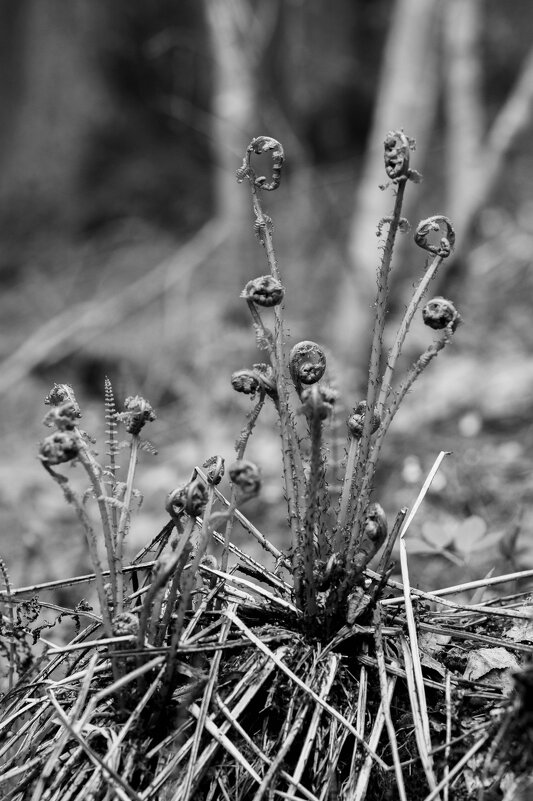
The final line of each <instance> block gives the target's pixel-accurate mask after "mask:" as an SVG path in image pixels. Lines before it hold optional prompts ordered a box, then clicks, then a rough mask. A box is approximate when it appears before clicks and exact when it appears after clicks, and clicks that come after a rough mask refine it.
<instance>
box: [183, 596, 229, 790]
mask: <svg viewBox="0 0 533 801" xmlns="http://www.w3.org/2000/svg"><path fill="white" fill-rule="evenodd" d="M230 609H231V610H232V611H234V610H235V604H231V607H230ZM230 629H231V622H230V621H229V620H225V621H224V623H223V624H222V627H221V630H220V634H219V645H223V644H224V643H225V642H226V640H227V639H228V635H229V632H230ZM221 658H222V651H217V652H216V653H215V655H214V657H213V660H212V662H211V666H210V668H209V678H208V681H207V684H206V686H205V689H204V694H203V697H202V703H201V706H200V714H199V717H198V723H197V726H196V731H195V732H194V738H193V742H192V747H191V753H190V756H189V764H188V766H187V773H186V775H185V782H184V787H183V798H184V799H185V800H186V801H188V799H189V798H190V792H191V784H192V778H193V775H194V768H195V762H196V757H197V756H198V749H199V746H200V739H201V737H202V734H203V732H204V727H205V724H206V718H207V712H208V710H209V706H210V704H211V699H212V696H213V690H214V687H215V682H216V680H217V678H218V669H219V666H220V660H221Z"/></svg>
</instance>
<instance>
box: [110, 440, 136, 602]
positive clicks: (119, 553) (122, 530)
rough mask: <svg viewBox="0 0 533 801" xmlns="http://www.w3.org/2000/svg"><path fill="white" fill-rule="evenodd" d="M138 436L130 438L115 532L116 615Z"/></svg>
mask: <svg viewBox="0 0 533 801" xmlns="http://www.w3.org/2000/svg"><path fill="white" fill-rule="evenodd" d="M139 443H140V439H139V435H138V434H133V435H132V437H131V444H130V461H129V464H128V475H127V478H126V492H125V494H124V500H123V502H122V503H123V505H122V511H121V513H120V520H119V523H118V530H117V545H116V549H115V562H114V565H115V573H116V592H117V598H116V608H117V614H120V613H121V612H122V609H123V607H124V574H123V557H124V538H125V536H126V533H127V531H128V527H129V520H130V512H131V509H130V505H131V497H132V493H133V481H134V478H135V470H136V468H137V458H138V454H139Z"/></svg>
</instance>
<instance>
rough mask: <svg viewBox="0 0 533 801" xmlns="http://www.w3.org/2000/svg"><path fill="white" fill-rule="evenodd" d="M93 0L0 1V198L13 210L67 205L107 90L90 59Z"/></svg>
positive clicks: (95, 16)
mask: <svg viewBox="0 0 533 801" xmlns="http://www.w3.org/2000/svg"><path fill="white" fill-rule="evenodd" d="M101 16H102V12H101V8H100V4H99V3H94V2H92V1H91V0H71V1H70V2H66V0H47V2H46V3H43V2H41V0H12V2H10V0H7V1H6V2H4V3H3V4H2V6H1V7H0V29H1V31H2V33H1V37H2V40H5V41H4V45H5V46H4V47H3V48H2V55H1V57H0V58H1V62H2V67H3V69H2V77H1V78H0V103H1V104H2V111H3V113H2V118H1V122H0V204H1V206H2V209H3V211H4V213H5V212H9V213H10V217H11V216H13V215H14V214H15V213H16V211H17V208H18V210H19V212H20V211H21V210H24V211H25V213H26V215H27V214H31V210H32V209H39V210H40V214H39V216H42V212H43V209H46V211H45V216H48V214H49V212H50V209H53V211H54V213H57V212H58V210H59V208H61V209H62V213H65V211H67V212H68V210H69V208H70V206H69V203H68V198H69V197H70V195H71V192H72V190H73V184H74V183H75V181H76V179H77V174H78V170H79V166H80V159H81V158H82V155H83V146H84V144H85V142H86V139H87V135H88V133H89V131H90V130H92V129H93V126H94V125H95V123H96V122H97V121H98V119H99V117H100V116H101V115H102V113H104V109H105V107H106V93H105V91H104V89H103V86H102V85H101V83H100V80H99V78H98V77H97V72H98V71H97V65H96V63H95V61H93V55H92V54H93V52H94V44H95V41H97V37H98V31H99V25H100V24H101Z"/></svg>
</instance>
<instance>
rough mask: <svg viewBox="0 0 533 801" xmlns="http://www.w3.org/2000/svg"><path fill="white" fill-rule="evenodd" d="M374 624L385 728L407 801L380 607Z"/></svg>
mask: <svg viewBox="0 0 533 801" xmlns="http://www.w3.org/2000/svg"><path fill="white" fill-rule="evenodd" d="M374 623H375V626H376V631H375V634H374V642H375V644H376V658H377V663H378V676H379V686H380V689H381V699H382V704H383V714H384V716H385V726H386V727H387V733H388V735H389V743H390V747H391V753H392V759H393V763H394V773H395V776H396V785H397V790H398V794H399V797H400V801H407V795H406V793H405V785H404V781H403V774H402V767H401V764H400V755H399V753H398V741H397V738H396V732H395V730H394V723H393V722H392V716H391V711H390V704H389V702H388V695H387V689H388V688H387V668H386V666H385V653H384V650H383V634H382V631H381V615H380V610H379V607H378V608H377V609H376V610H375V612H374Z"/></svg>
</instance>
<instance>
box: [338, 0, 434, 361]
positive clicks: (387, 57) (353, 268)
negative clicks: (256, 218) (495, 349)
mask: <svg viewBox="0 0 533 801" xmlns="http://www.w3.org/2000/svg"><path fill="white" fill-rule="evenodd" d="M438 27H439V18H438V2H437V0H397V2H396V4H395V7H394V10H393V14H392V17H391V22H390V28H389V32H388V36H387V41H386V44H385V51H384V54H383V61H382V69H381V77H380V81H379V87H378V91H377V96H376V102H375V107H374V114H373V120H372V126H371V130H370V134H369V138H368V145H367V151H366V155H365V159H364V165H363V172H362V175H361V176H360V178H359V182H358V186H357V190H356V196H355V203H354V211H353V216H352V222H351V225H350V231H349V242H348V252H349V270H348V272H347V273H346V275H345V277H344V279H343V280H342V281H341V284H340V287H339V294H338V303H337V309H336V314H335V320H336V323H335V331H334V339H335V341H336V349H337V353H338V354H339V355H342V356H343V360H344V361H345V362H346V363H351V364H352V365H354V367H356V368H357V369H358V370H360V371H366V358H367V353H368V344H369V340H370V337H371V334H372V325H373V318H374V313H373V302H374V299H375V289H376V267H377V265H378V263H379V251H378V242H377V240H376V235H375V232H376V227H377V224H378V222H379V220H380V219H381V218H382V217H384V216H386V215H388V214H390V212H391V209H392V205H393V200H392V198H391V195H390V190H389V191H388V192H387V193H385V194H382V193H381V192H380V190H379V188H378V187H379V186H380V185H381V184H384V183H385V181H386V175H385V171H384V166H383V140H384V138H385V135H386V134H387V132H388V131H389V130H398V129H399V128H403V129H404V131H405V133H406V134H407V135H408V136H414V137H415V138H416V151H417V152H416V159H414V161H415V163H416V165H417V166H419V167H421V169H422V171H423V163H424V156H425V153H426V151H427V148H428V142H429V137H430V134H431V130H432V127H433V122H434V116H435V110H436V101H437V91H436V87H437V59H436V53H437V47H438V38H437V33H438ZM410 194H411V197H412V195H413V192H411V193H410ZM405 213H406V216H408V213H409V194H408V195H407V208H406V210H405ZM396 257H397V254H396ZM397 260H398V259H397V258H396V261H397Z"/></svg>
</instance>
